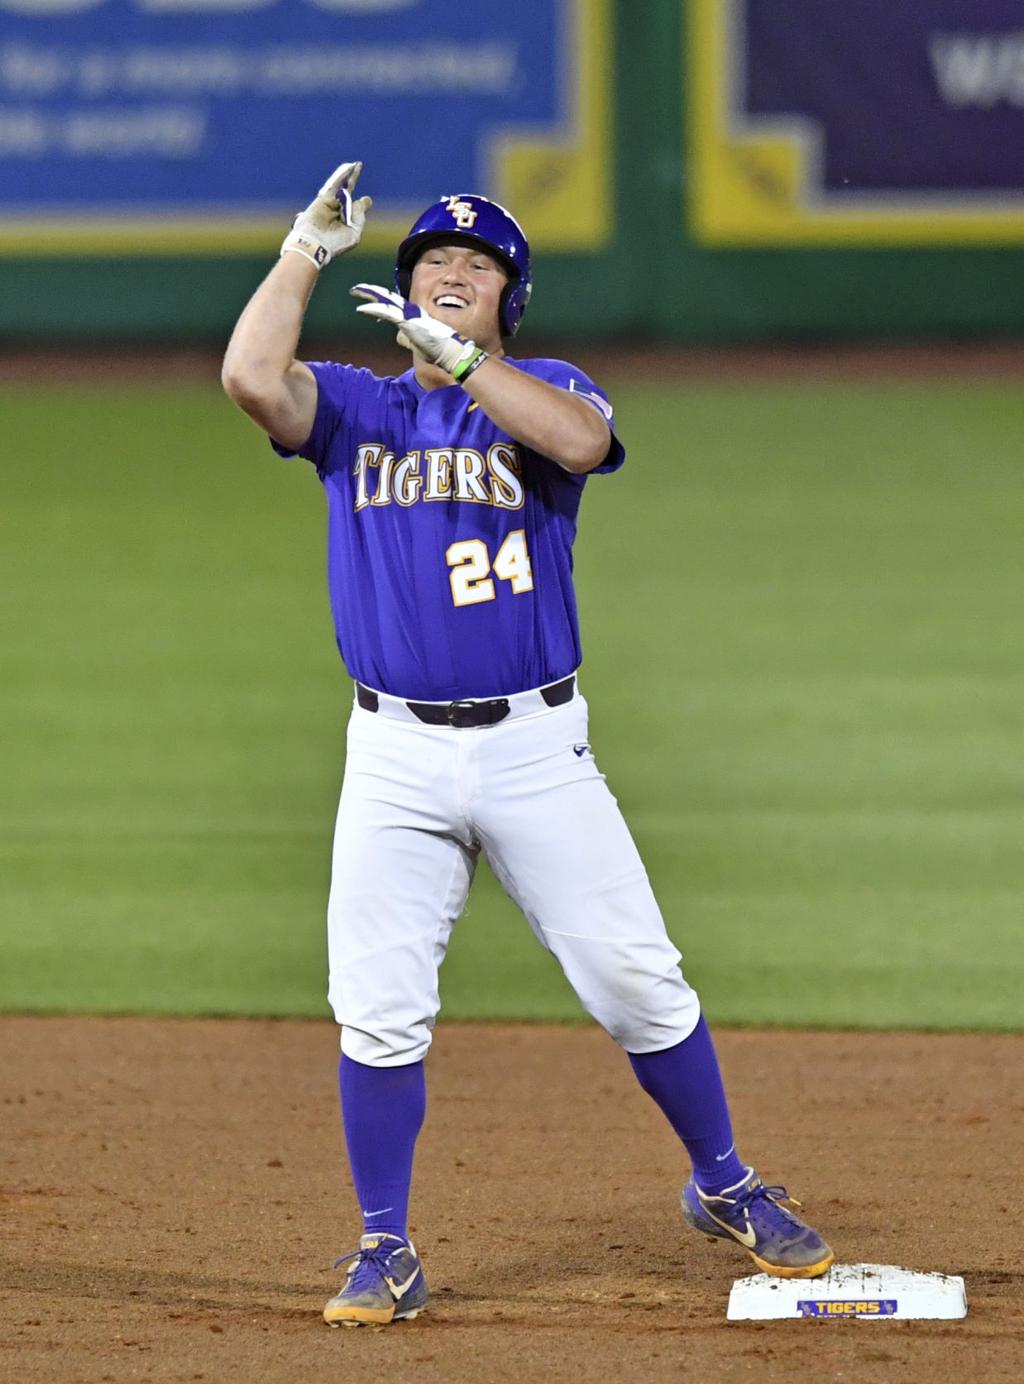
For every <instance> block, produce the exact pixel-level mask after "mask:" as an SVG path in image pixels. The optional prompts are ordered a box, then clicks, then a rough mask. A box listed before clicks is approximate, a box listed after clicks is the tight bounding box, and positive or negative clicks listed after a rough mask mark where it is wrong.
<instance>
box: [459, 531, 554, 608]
mask: <svg viewBox="0 0 1024 1384" xmlns="http://www.w3.org/2000/svg"><path fill="white" fill-rule="evenodd" d="M444 556H445V561H446V562H447V563H448V566H449V567H450V568H451V569H452V570H451V572H450V573H449V580H450V582H451V588H452V600H453V601H454V602H455V604H456V605H457V606H467V605H479V604H480V602H481V601H493V600H494V597H495V594H496V592H495V586H494V578H495V577H497V578H498V579H499V581H507V582H508V583H509V584H510V585H511V587H512V590H513V591H514V592H515V594H516V595H517V596H518V595H519V594H520V593H521V592H523V591H532V590H533V568H532V567H531V566H530V554H529V552H528V550H527V547H526V530H525V529H514V530H513V531H512V532H511V533H510V534H509V535H508V537H507V538H506V539H505V541H504V542H503V543H502V545H501V547H500V548H499V549H498V551H497V552H496V553H495V555H494V561H493V562H492V561H491V555H490V553H489V552H488V551H487V544H486V543H485V542H484V541H483V539H482V538H464V539H462V540H461V541H460V542H458V543H452V544H451V546H450V547H449V548H448V551H447V552H446V553H445V555H444Z"/></svg>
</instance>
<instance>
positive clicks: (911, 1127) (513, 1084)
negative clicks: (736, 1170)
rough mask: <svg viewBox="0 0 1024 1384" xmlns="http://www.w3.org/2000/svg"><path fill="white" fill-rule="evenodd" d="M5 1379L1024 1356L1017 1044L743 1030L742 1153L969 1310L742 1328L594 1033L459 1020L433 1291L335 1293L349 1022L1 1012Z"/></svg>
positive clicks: (433, 1162) (437, 1056) (622, 1375)
mask: <svg viewBox="0 0 1024 1384" xmlns="http://www.w3.org/2000/svg"><path fill="white" fill-rule="evenodd" d="M0 1040H2V1057H3V1062H2V1074H0V1101H2V1104H0V1117H2V1127H3V1135H4V1137H3V1141H2V1149H0V1158H2V1162H3V1166H2V1170H0V1205H2V1208H3V1225H4V1236H3V1246H2V1251H0V1261H2V1286H0V1376H2V1377H3V1378H4V1379H10V1380H12V1381H18V1382H19V1384H20V1382H21V1381H52V1380H54V1379H59V1380H60V1381H61V1384H77V1382H78V1381H83V1384H84V1381H89V1384H92V1381H121V1380H136V1379H139V1380H159V1381H188V1380H207V1381H234V1380H246V1381H249V1380H255V1381H272V1382H273V1384H277V1381H281V1384H284V1381H289V1384H291V1382H292V1381H300V1384H305V1382H306V1381H320V1380H324V1381H326V1380H338V1379H342V1378H347V1377H349V1376H352V1375H358V1376H359V1377H362V1378H366V1377H374V1378H377V1377H381V1378H386V1379H389V1380H406V1379H408V1380H416V1381H417V1384H421V1382H422V1384H425V1382H426V1381H442V1380H444V1381H451V1384H476V1382H477V1381H479V1382H480V1384H486V1381H491V1380H496V1381H506V1380H508V1381H511V1380H531V1381H533V1380H536V1381H580V1382H581V1384H586V1382H587V1381H598V1380H602V1381H603V1380H607V1379H615V1380H617V1381H634V1380H635V1381H638V1382H639V1381H645V1382H646V1381H651V1380H660V1379H666V1380H668V1379H683V1378H685V1379H688V1380H695V1381H704V1380H708V1381H732V1380H747V1379H754V1378H756V1379H758V1380H782V1379H792V1378H796V1377H797V1376H799V1377H800V1378H801V1379H804V1380H809V1381H818V1380H839V1379H842V1380H890V1379H891V1380H899V1381H908V1382H909V1384H916V1381H924V1380H928V1381H933V1380H944V1379H952V1378H968V1377H969V1378H971V1379H972V1380H975V1381H987V1380H1011V1379H1012V1380H1019V1379H1020V1378H1021V1375H1022V1363H1021V1362H1022V1358H1024V1301H1022V1295H1021V1288H1022V1284H1024V1272H1022V1268H1021V1257H1020V1245H1021V1242H1022V1238H1024V1236H1022V1230H1024V1225H1022V1221H1024V1212H1022V1209H1021V1204H1020V1202H1019V1201H1018V1199H1017V1197H1016V1181H1017V1179H1016V1177H1015V1175H1013V1174H1012V1171H1011V1167H1010V1164H1011V1163H1013V1162H1014V1161H1015V1159H1016V1157H1017V1154H1018V1153H1019V1150H1020V1147H1021V1143H1022V1135H1024V1095H1022V1093H1021V1089H1020V1083H1019V1073H1020V1071H1021V1070H1022V1069H1024V1038H1022V1037H1000V1036H956V1035H935V1036H929V1035H918V1034H906V1033H902V1034H879V1033H806V1032H804V1033H793V1032H752V1031H739V1032H721V1033H719V1035H718V1041H719V1050H720V1054H721V1058H722V1065H723V1068H724V1071H725V1075H726V1080H727V1083H728V1086H729V1089H730V1092H731V1097H732V1103H733V1109H734V1113H735V1117H736V1125H737V1134H738V1138H739V1143H740V1148H741V1151H743V1152H744V1153H745V1154H746V1156H747V1157H748V1158H751V1159H754V1160H756V1162H757V1164H758V1168H759V1171H761V1173H762V1174H763V1175H764V1177H765V1179H766V1180H767V1181H770V1182H784V1183H785V1184H786V1185H787V1186H788V1187H789V1188H790V1190H791V1191H792V1192H793V1194H794V1195H796V1196H798V1197H800V1198H801V1200H802V1201H803V1202H804V1207H805V1214H806V1215H807V1216H808V1218H809V1219H811V1220H812V1221H813V1222H814V1223H815V1224H816V1225H818V1226H819V1228H820V1229H821V1230H822V1231H823V1232H824V1233H825V1234H826V1235H827V1236H828V1238H829V1239H830V1240H831V1242H832V1244H833V1245H834V1247H835V1248H836V1250H837V1253H838V1256H839V1258H840V1260H841V1261H844V1262H860V1261H867V1262H875V1263H892V1264H901V1265H905V1266H907V1267H910V1268H915V1269H929V1270H932V1269H934V1270H942V1271H944V1272H947V1273H956V1274H962V1275H963V1276H964V1278H965V1280H966V1284H967V1294H968V1303H969V1312H968V1316H967V1318H966V1320H965V1321H962V1322H952V1323H927V1322H922V1323H909V1322H906V1323H901V1322H873V1323H871V1324H864V1323H854V1322H849V1323H848V1322H818V1321H800V1322H785V1323H765V1324H752V1323H751V1324H748V1323H729V1324H727V1323H726V1321H725V1308H726V1300H727V1297H728V1292H729V1288H730V1286H731V1284H732V1282H733V1280H734V1278H736V1277H739V1276H743V1275H745V1274H746V1273H747V1272H748V1270H749V1269H750V1268H751V1267H752V1266H751V1265H750V1264H749V1261H748V1260H747V1258H746V1256H745V1255H744V1254H743V1253H742V1251H739V1250H736V1251H733V1250H732V1249H731V1247H729V1246H726V1245H719V1244H712V1243H711V1242H709V1241H707V1240H705V1239H704V1238H702V1237H700V1236H698V1235H695V1234H694V1233H693V1232H692V1231H690V1230H688V1229H687V1228H686V1227H685V1226H684V1224H683V1223H682V1220H681V1218H680V1216H679V1214H678V1210H677V1195H678V1190H679V1186H680V1184H681V1182H682V1180H683V1178H684V1176H685V1166H686V1165H685V1159H684V1158H683V1156H682V1154H681V1150H680V1148H679V1146H678V1144H677V1143H676V1141H675V1138H674V1136H673V1135H672V1134H671V1132H670V1131H669V1130H668V1128H667V1126H665V1125H664V1123H663V1121H662V1118H661V1116H660V1114H659V1113H658V1112H657V1110H656V1109H655V1107H654V1106H653V1105H652V1104H651V1103H650V1101H648V1099H647V1097H646V1096H644V1095H643V1093H642V1092H641V1091H640V1090H639V1088H638V1087H637V1086H636V1085H635V1083H634V1081H633V1078H632V1074H631V1072H630V1070H629V1067H628V1064H627V1063H626V1061H625V1059H624V1058H623V1056H622V1054H621V1053H620V1052H619V1051H618V1050H617V1049H616V1048H615V1046H614V1045H613V1044H612V1042H611V1041H610V1040H609V1039H608V1038H607V1037H606V1036H605V1035H604V1034H602V1033H601V1032H599V1031H597V1030H595V1029H591V1028H551V1027H540V1026H537V1027H532V1026H505V1025H500V1026H499V1025H485V1026H480V1025H468V1024H467V1025H447V1026H442V1027H441V1028H440V1029H439V1030H438V1034H437V1038H436V1041H435V1045H434V1049H433V1051H432V1053H431V1055H430V1057H429V1059H428V1114H427V1124H426V1127H425V1129H424V1133H423V1136H422V1139H421V1142H420V1148H419V1153H418V1159H417V1172H416V1179H415V1185H414V1194H413V1217H412V1224H413V1226H414V1227H415V1230H414V1234H415V1238H416V1241H417V1245H418V1248H419V1249H420V1251H421V1253H422V1256H423V1259H424V1264H425V1268H426V1271H427V1275H428V1279H429V1281H430V1284H431V1288H432V1292H433V1301H432V1303H431V1306H430V1310H429V1311H428V1312H427V1313H426V1314H424V1315H423V1316H422V1317H420V1318H419V1319H418V1320H416V1321H414V1322H407V1323H401V1324H399V1325H396V1326H393V1327H390V1328H364V1329H360V1330H333V1331H332V1330H330V1329H329V1328H327V1327H325V1326H324V1325H323V1323H322V1321H321V1318H320V1312H321V1309H322V1307H323V1303H324V1301H325V1299H326V1298H327V1297H328V1296H330V1294H331V1293H332V1292H333V1291H335V1290H336V1285H337V1284H338V1282H339V1281H340V1273H341V1271H335V1270H332V1268H331V1264H332V1261H333V1259H334V1258H335V1257H336V1256H338V1255H341V1254H343V1253H346V1252H348V1251H350V1250H351V1249H353V1248H354V1246H355V1242H356V1239H357V1236H358V1223H357V1218H356V1206H355V1199H354V1196H353V1193H352V1190H351V1183H350V1181H349V1178H348V1174H347V1170H346V1168H345V1164H344V1161H343V1149H342V1139H341V1130H340V1121H339V1118H338V1113H337V1102H336V1097H335V1062H336V1053H337V1035H336V1030H335V1029H334V1027H333V1026H332V1025H330V1024H327V1023H314V1022H307V1023H294V1022H283V1021H281V1022H277V1021H222V1022H218V1021H214V1020H201V1021H189V1020H158V1019H66V1018H35V1017H13V1018H12V1017H7V1018H2V1019H0Z"/></svg>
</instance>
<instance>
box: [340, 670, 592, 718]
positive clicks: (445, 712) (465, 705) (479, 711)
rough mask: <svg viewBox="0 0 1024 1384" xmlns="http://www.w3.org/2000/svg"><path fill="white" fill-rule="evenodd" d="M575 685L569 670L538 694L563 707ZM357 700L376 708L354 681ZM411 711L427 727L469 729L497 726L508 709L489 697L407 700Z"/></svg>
mask: <svg viewBox="0 0 1024 1384" xmlns="http://www.w3.org/2000/svg"><path fill="white" fill-rule="evenodd" d="M575 688H576V675H575V673H571V674H570V675H569V677H567V678H563V679H562V681H561V682H553V683H551V684H550V685H549V686H548V687H542V688H541V689H540V695H541V696H542V697H543V698H544V701H545V702H546V704H547V705H548V706H564V705H565V703H566V702H571V701H572V696H573V692H574V691H575ZM356 701H357V702H358V703H359V705H360V706H361V707H362V708H363V710H364V711H378V710H379V709H380V698H379V697H378V695H377V693H376V692H374V691H373V689H372V688H370V687H364V686H363V684H362V683H361V682H357V683H356ZM406 706H407V707H408V708H409V710H410V711H411V712H412V714H413V715H414V716H416V717H418V718H419V720H421V721H423V722H424V723H425V724H426V725H428V726H455V727H456V729H458V730H468V729H469V728H470V727H473V726H496V725H497V724H498V722H499V721H504V719H505V717H506V716H507V715H508V713H509V711H510V710H511V708H510V706H509V700H508V698H507V697H492V698H491V699H490V700H489V701H480V702H477V701H469V700H462V701H457V702H406Z"/></svg>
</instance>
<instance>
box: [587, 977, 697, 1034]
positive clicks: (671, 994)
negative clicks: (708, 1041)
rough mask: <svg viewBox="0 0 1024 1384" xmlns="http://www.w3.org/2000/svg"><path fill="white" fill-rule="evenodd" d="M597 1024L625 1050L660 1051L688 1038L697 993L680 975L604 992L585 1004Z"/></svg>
mask: <svg viewBox="0 0 1024 1384" xmlns="http://www.w3.org/2000/svg"><path fill="white" fill-rule="evenodd" d="M588 1009H589V1010H590V1013H591V1014H592V1015H593V1016H594V1018H595V1019H596V1020H597V1021H598V1023H599V1024H601V1026H602V1027H603V1028H604V1029H605V1030H606V1031H607V1032H608V1033H609V1034H610V1036H611V1037H612V1038H614V1039H615V1041H616V1043H618V1044H619V1046H620V1047H622V1048H625V1050H626V1051H627V1052H660V1051H661V1050H662V1048H670V1047H673V1046H674V1045H675V1044H676V1043H681V1042H682V1041H683V1039H684V1038H688V1037H689V1036H690V1034H691V1033H692V1032H693V1030H694V1028H695V1027H696V1025H697V1021H698V1019H699V1018H700V1000H699V998H698V997H697V993H696V991H695V990H693V989H692V988H691V987H690V986H689V985H688V984H687V982H686V981H685V980H684V979H683V977H682V976H681V975H680V976H679V980H678V982H676V981H674V980H666V981H665V982H663V983H655V984H651V985H646V986H635V987H631V988H630V991H629V993H628V994H618V995H614V996H608V997H606V999H605V1000H604V1002H603V1003H602V1002H598V1003H595V1004H591V1005H588Z"/></svg>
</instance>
